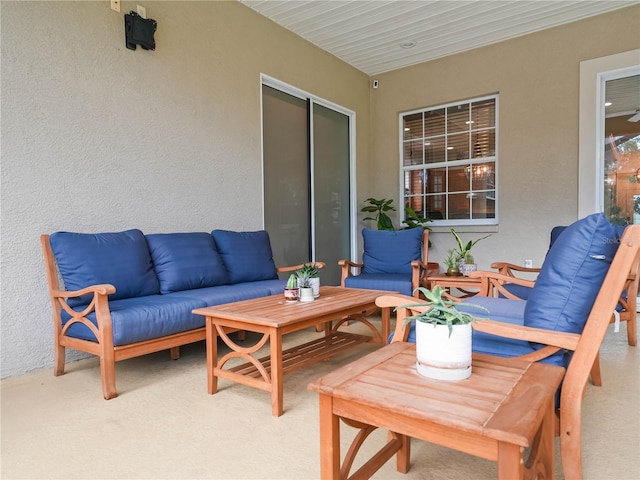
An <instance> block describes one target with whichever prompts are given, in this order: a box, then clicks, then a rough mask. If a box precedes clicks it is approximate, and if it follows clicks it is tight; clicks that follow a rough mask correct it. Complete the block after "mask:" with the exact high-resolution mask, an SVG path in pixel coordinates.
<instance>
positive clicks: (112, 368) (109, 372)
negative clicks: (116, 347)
mask: <svg viewBox="0 0 640 480" xmlns="http://www.w3.org/2000/svg"><path fill="white" fill-rule="evenodd" d="M100 378H101V379H102V395H103V396H104V399H105V400H110V399H112V398H115V397H117V396H118V392H117V390H116V362H115V358H114V356H113V351H111V354H110V355H109V354H107V355H104V356H101V357H100Z"/></svg>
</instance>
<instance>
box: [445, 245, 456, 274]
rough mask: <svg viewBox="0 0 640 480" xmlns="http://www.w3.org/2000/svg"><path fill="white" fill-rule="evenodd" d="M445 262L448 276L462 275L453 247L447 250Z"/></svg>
mask: <svg viewBox="0 0 640 480" xmlns="http://www.w3.org/2000/svg"><path fill="white" fill-rule="evenodd" d="M444 264H445V266H446V267H447V271H446V273H445V275H447V276H448V277H457V276H459V275H460V269H459V268H458V263H457V261H456V251H455V250H454V249H453V248H452V249H450V250H449V251H448V252H447V257H446V258H445V259H444Z"/></svg>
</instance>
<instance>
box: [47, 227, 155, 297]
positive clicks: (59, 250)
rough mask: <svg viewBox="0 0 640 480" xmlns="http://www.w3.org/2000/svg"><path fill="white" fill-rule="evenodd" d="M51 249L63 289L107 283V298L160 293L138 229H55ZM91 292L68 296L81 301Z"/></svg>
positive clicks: (147, 252) (141, 234)
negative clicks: (92, 231)
mask: <svg viewBox="0 0 640 480" xmlns="http://www.w3.org/2000/svg"><path fill="white" fill-rule="evenodd" d="M50 242H51V249H52V251H53V254H54V256H55V257H56V263H57V264H58V270H59V272H60V276H61V277H62V281H63V282H64V285H65V288H66V289H67V290H81V289H83V288H86V287H90V286H91V285H98V284H102V283H110V284H112V285H113V286H114V287H115V288H116V292H115V293H114V294H112V295H109V300H118V299H122V298H131V297H141V296H144V295H153V294H157V293H160V286H159V283H158V278H157V277H156V274H155V272H154V270H153V262H152V261H151V254H150V253H149V247H148V246H147V241H146V239H145V238H144V235H143V233H142V232H141V231H140V230H127V231H125V232H117V233H97V234H90V233H70V232H56V233H53V234H51V237H50ZM91 297H92V295H83V296H82V297H79V298H70V299H69V301H68V303H69V305H70V306H77V305H85V304H87V303H89V302H90V301H91Z"/></svg>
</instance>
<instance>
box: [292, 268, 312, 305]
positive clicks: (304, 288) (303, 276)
mask: <svg viewBox="0 0 640 480" xmlns="http://www.w3.org/2000/svg"><path fill="white" fill-rule="evenodd" d="M296 276H297V277H298V288H299V289H300V301H301V302H312V301H313V300H314V297H313V288H312V287H311V277H310V276H309V274H308V273H307V272H303V271H302V270H298V271H297V273H296Z"/></svg>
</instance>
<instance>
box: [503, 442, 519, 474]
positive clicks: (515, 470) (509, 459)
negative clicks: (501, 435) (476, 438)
mask: <svg viewBox="0 0 640 480" xmlns="http://www.w3.org/2000/svg"><path fill="white" fill-rule="evenodd" d="M522 454H523V448H522V447H521V446H519V445H516V444H513V443H507V442H498V480H516V479H523V478H524V460H523V458H522Z"/></svg>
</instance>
